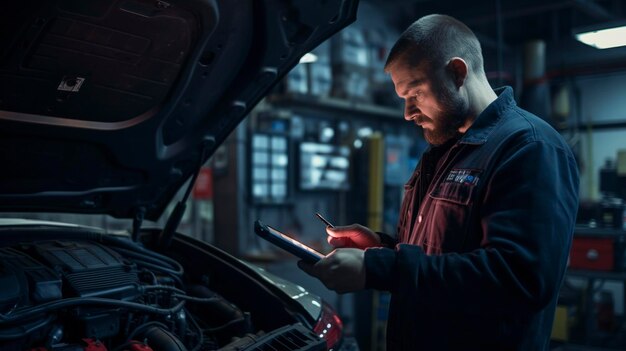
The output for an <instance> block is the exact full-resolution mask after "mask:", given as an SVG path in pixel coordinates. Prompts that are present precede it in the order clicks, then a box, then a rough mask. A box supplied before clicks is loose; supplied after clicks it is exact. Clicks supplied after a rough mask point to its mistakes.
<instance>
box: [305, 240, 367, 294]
mask: <svg viewBox="0 0 626 351" xmlns="http://www.w3.org/2000/svg"><path fill="white" fill-rule="evenodd" d="M364 257H365V251H363V250H361V249H336V250H335V251H333V252H331V253H329V254H328V255H327V256H326V257H325V258H323V259H321V260H320V261H319V262H317V263H315V264H309V263H306V262H304V261H299V262H298V267H300V269H302V270H303V271H305V272H306V273H308V274H310V275H312V276H314V277H316V278H318V279H319V280H321V281H322V283H324V285H326V287H327V288H328V289H331V290H334V291H336V292H338V293H340V294H343V293H347V292H353V291H357V290H361V289H363V288H364V287H365V264H364Z"/></svg>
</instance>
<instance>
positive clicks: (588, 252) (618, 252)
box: [569, 227, 626, 271]
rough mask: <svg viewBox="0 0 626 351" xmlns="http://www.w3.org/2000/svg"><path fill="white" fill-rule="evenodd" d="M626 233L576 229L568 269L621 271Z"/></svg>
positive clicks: (599, 229) (605, 229) (615, 230)
mask: <svg viewBox="0 0 626 351" xmlns="http://www.w3.org/2000/svg"><path fill="white" fill-rule="evenodd" d="M625 242H626V231H623V230H617V229H609V228H588V227H576V229H575V231H574V240H573V242H572V249H571V251H570V261H569V267H570V268H572V269H589V270H602V271H623V270H624V268H625V267H624V264H625V262H624V250H625V249H626V247H625Z"/></svg>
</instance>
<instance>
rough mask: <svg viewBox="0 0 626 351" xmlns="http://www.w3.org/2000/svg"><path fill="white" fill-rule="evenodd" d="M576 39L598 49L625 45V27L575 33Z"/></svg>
mask: <svg viewBox="0 0 626 351" xmlns="http://www.w3.org/2000/svg"><path fill="white" fill-rule="evenodd" d="M576 39H577V40H578V41H580V42H582V43H585V44H587V45H589V46H593V47H594V48H598V49H609V48H615V47H618V46H625V45H626V26H620V27H613V28H607V29H599V30H592V31H587V32H582V33H576Z"/></svg>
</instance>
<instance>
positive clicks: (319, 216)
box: [315, 213, 335, 228]
mask: <svg viewBox="0 0 626 351" xmlns="http://www.w3.org/2000/svg"><path fill="white" fill-rule="evenodd" d="M315 215H316V216H317V218H319V219H321V220H322V222H324V223H325V224H326V225H327V226H329V227H331V228H335V226H334V225H332V224H330V222H329V221H328V220H326V218H324V217H322V215H321V214H319V213H315Z"/></svg>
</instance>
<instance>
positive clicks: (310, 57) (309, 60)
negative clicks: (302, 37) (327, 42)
mask: <svg viewBox="0 0 626 351" xmlns="http://www.w3.org/2000/svg"><path fill="white" fill-rule="evenodd" d="M315 61H317V55H315V54H312V53H310V52H307V53H306V54H304V56H302V57H301V58H300V62H298V63H312V62H315Z"/></svg>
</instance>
